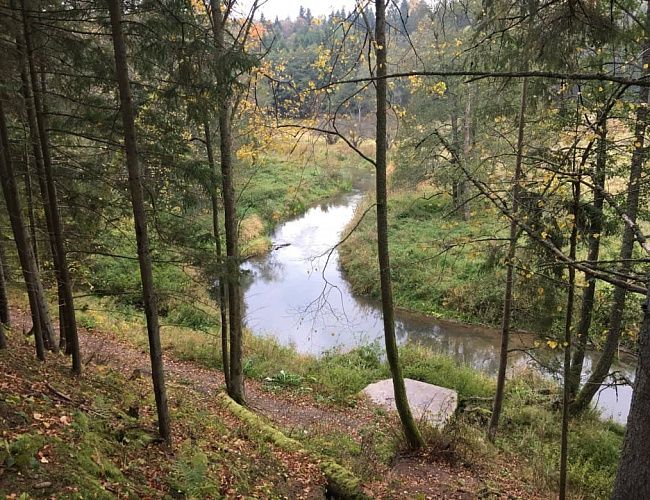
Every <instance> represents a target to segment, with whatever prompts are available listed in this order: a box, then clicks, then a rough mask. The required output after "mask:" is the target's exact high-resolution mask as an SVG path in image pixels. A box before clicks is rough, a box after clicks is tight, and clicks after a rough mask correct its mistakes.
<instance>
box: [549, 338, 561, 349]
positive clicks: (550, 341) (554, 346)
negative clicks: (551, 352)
mask: <svg viewBox="0 0 650 500" xmlns="http://www.w3.org/2000/svg"><path fill="white" fill-rule="evenodd" d="M546 345H548V346H549V347H550V348H551V349H555V348H556V347H557V346H558V343H557V342H556V341H555V340H550V339H548V340H547V341H546Z"/></svg>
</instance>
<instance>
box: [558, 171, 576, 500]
mask: <svg viewBox="0 0 650 500" xmlns="http://www.w3.org/2000/svg"><path fill="white" fill-rule="evenodd" d="M577 174H578V177H577V179H575V180H574V181H573V183H572V187H573V210H572V212H573V227H572V228H571V238H570V241H571V243H570V248H569V258H570V259H571V261H574V260H575V258H576V247H577V242H578V216H579V213H580V185H581V182H582V181H581V176H582V165H580V166H579V167H578V172H577ZM575 281H576V269H575V267H573V266H569V283H568V291H567V300H566V322H565V325H564V370H563V372H564V374H563V375H564V376H563V387H562V438H561V442H560V495H559V496H560V500H565V498H566V494H567V484H566V482H567V465H568V453H569V405H570V403H571V391H570V385H571V380H570V379H571V332H572V330H573V303H574V301H575Z"/></svg>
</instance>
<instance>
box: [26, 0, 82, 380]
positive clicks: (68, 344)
mask: <svg viewBox="0 0 650 500" xmlns="http://www.w3.org/2000/svg"><path fill="white" fill-rule="evenodd" d="M22 6H23V26H24V37H25V48H26V59H27V67H28V69H29V76H30V78H29V80H30V81H28V82H23V88H24V92H25V104H26V106H27V107H28V108H30V107H31V106H32V103H33V111H32V113H31V114H32V115H35V121H36V127H37V130H33V125H34V123H33V122H34V116H32V117H31V118H30V119H29V121H30V131H31V133H32V136H33V137H32V141H33V142H34V143H36V142H39V143H40V152H41V154H42V165H41V167H42V172H40V173H39V175H41V176H42V178H43V182H42V184H41V191H43V192H42V197H43V203H44V206H45V210H46V213H47V212H49V217H46V219H47V220H48V232H49V233H50V243H51V245H52V253H53V256H52V257H53V260H54V265H55V271H56V280H57V292H58V297H59V322H60V323H61V324H60V337H61V340H65V344H64V345H65V352H66V354H71V355H72V372H73V373H75V374H80V373H81V351H80V349H79V337H78V334H77V320H76V315H75V311H74V299H73V294H72V280H71V278H70V271H69V269H68V259H67V255H66V251H65V243H64V241H63V228H62V224H61V215H60V213H59V204H58V199H57V194H56V185H55V183H54V173H53V166H52V155H51V150H50V141H49V136H48V133H47V126H46V122H45V115H46V113H45V112H46V109H45V101H44V95H45V80H44V79H42V80H41V82H40V84H39V81H38V74H37V71H36V65H35V62H34V49H33V43H32V39H31V23H30V19H29V17H28V14H27V9H26V3H25V0H23V4H22ZM30 83H31V93H30V85H29V84H30ZM28 115H29V111H28ZM34 135H35V136H36V137H37V139H36V138H35V137H34ZM35 156H38V154H37V151H36V150H35ZM37 160H38V158H37ZM37 165H38V161H37Z"/></svg>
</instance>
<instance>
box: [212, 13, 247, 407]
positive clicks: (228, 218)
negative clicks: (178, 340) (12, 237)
mask: <svg viewBox="0 0 650 500" xmlns="http://www.w3.org/2000/svg"><path fill="white" fill-rule="evenodd" d="M210 8H211V10H212V29H213V35H214V40H215V44H216V49H217V51H218V52H219V54H220V55H221V61H222V64H223V65H224V67H223V68H222V74H223V75H224V78H225V79H221V80H219V82H218V85H219V88H218V91H219V99H220V106H219V138H220V144H219V148H220V152H221V177H222V187H223V191H222V192H223V208H224V224H225V228H226V268H227V273H226V275H227V280H228V316H229V319H230V387H229V388H228V394H229V395H230V397H231V398H233V399H234V400H235V401H236V402H237V403H239V404H243V403H244V402H245V400H246V395H245V392H244V369H243V362H242V359H243V338H242V312H241V289H240V285H239V273H240V270H239V245H238V237H239V235H238V225H237V199H236V197H235V185H234V168H233V158H232V131H231V126H232V124H231V120H230V112H231V106H230V92H231V89H230V85H231V83H230V81H229V79H228V78H229V75H228V68H227V67H226V65H227V57H228V55H227V51H226V47H225V39H224V36H225V33H224V30H225V27H224V19H223V14H222V12H221V6H220V4H219V2H218V1H217V0H210Z"/></svg>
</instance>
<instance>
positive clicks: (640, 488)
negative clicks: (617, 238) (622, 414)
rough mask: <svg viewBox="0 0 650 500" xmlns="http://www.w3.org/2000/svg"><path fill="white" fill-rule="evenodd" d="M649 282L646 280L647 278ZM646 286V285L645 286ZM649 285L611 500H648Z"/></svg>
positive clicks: (649, 397) (649, 420)
mask: <svg viewBox="0 0 650 500" xmlns="http://www.w3.org/2000/svg"><path fill="white" fill-rule="evenodd" d="M649 278H650V276H649ZM649 283H650V282H649ZM648 443H650V284H649V285H648V292H647V296H646V300H645V304H644V305H643V323H641V331H640V332H639V357H638V362H637V365H636V375H635V379H634V392H633V393H632V404H631V406H630V414H629V415H628V417H627V429H626V432H625V439H624V441H623V450H622V451H621V460H620V462H619V466H618V474H617V475H616V482H615V483H614V492H613V493H612V500H647V499H648V498H650V446H648Z"/></svg>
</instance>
